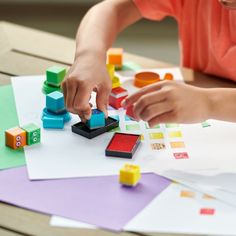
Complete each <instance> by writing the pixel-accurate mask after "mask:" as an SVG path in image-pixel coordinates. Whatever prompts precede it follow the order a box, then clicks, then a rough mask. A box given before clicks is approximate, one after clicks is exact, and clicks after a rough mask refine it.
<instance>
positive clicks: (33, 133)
mask: <svg viewBox="0 0 236 236" xmlns="http://www.w3.org/2000/svg"><path fill="white" fill-rule="evenodd" d="M21 128H22V129H23V130H25V131H26V143H27V145H29V146H30V145H33V144H36V143H40V128H39V127H38V126H37V125H35V124H33V123H31V124H28V125H25V126H23V127H21Z"/></svg>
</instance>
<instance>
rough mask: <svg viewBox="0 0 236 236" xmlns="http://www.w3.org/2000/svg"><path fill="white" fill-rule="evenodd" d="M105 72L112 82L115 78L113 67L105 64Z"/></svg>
mask: <svg viewBox="0 0 236 236" xmlns="http://www.w3.org/2000/svg"><path fill="white" fill-rule="evenodd" d="M107 72H108V74H109V76H110V78H111V80H113V79H114V76H115V66H114V65H112V64H107Z"/></svg>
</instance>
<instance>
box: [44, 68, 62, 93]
mask: <svg viewBox="0 0 236 236" xmlns="http://www.w3.org/2000/svg"><path fill="white" fill-rule="evenodd" d="M65 75H66V69H65V68H63V67H60V66H52V67H50V68H48V69H47V70H46V80H45V81H44V83H43V88H42V91H43V93H44V94H49V93H52V92H55V91H59V92H60V91H61V82H62V81H63V79H64V78H65Z"/></svg>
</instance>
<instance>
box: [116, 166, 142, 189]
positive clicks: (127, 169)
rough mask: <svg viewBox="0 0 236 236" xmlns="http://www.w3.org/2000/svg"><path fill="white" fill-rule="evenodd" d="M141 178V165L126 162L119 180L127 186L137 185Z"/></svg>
mask: <svg viewBox="0 0 236 236" xmlns="http://www.w3.org/2000/svg"><path fill="white" fill-rule="evenodd" d="M140 178H141V174H140V167H139V166H138V165H131V164H125V165H124V167H123V168H122V169H120V178H119V182H120V183H121V184H123V185H126V186H135V185H137V183H138V181H139V180H140Z"/></svg>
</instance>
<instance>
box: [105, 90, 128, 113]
mask: <svg viewBox="0 0 236 236" xmlns="http://www.w3.org/2000/svg"><path fill="white" fill-rule="evenodd" d="M127 96H128V91H127V90H126V89H124V88H122V87H117V88H114V89H112V90H111V94H110V96H109V105H110V106H112V107H114V108H115V109H119V108H121V102H122V101H123V100H124V99H125V98H126V97H127Z"/></svg>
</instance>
